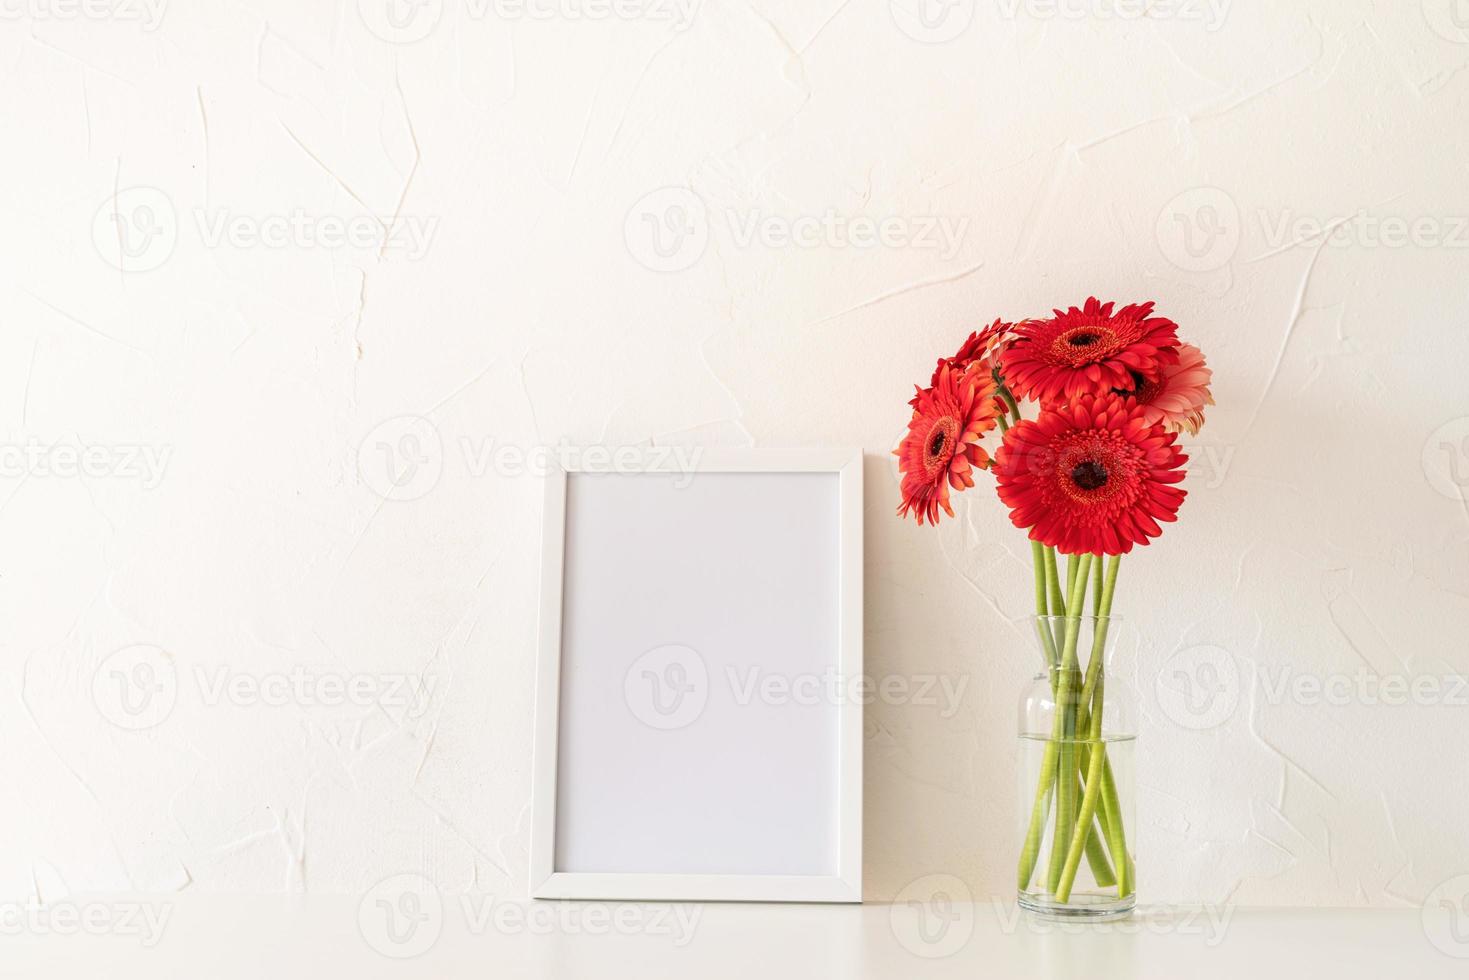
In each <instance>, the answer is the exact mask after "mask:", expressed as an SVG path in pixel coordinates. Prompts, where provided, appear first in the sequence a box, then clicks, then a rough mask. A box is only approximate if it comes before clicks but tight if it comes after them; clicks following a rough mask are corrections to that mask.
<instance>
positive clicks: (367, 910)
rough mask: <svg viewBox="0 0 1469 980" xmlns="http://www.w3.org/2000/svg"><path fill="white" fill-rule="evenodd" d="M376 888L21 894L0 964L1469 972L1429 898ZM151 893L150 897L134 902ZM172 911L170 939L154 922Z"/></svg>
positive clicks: (589, 970)
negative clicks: (799, 898) (747, 901)
mask: <svg viewBox="0 0 1469 980" xmlns="http://www.w3.org/2000/svg"><path fill="white" fill-rule="evenodd" d="M380 897H381V896H375V895H373V894H369V895H368V896H367V898H365V899H362V900H358V899H355V898H346V897H343V898H330V897H315V896H312V897H310V898H306V897H280V898H258V897H252V898H233V897H219V896H203V895H200V896H188V895H187V894H184V895H178V896H171V897H166V898H162V897H160V898H153V899H146V900H145V899H121V898H115V897H114V898H105V899H82V898H76V899H71V900H70V903H71V904H72V906H73V909H74V917H75V919H77V920H80V919H81V918H82V917H83V916H91V917H92V918H91V920H90V921H92V923H93V925H92V927H91V928H92V930H93V932H91V933H89V932H87V931H84V930H82V929H81V928H80V926H78V925H76V924H75V922H73V921H72V920H71V919H69V918H68V915H69V913H63V914H62V916H61V917H60V918H59V919H57V921H56V923H54V924H53V923H50V922H46V921H44V920H43V919H41V918H32V919H31V921H21V920H18V919H17V918H16V912H15V907H14V906H11V907H9V913H8V915H7V917H5V918H4V919H3V920H0V976H5V977H11V976H25V977H47V978H55V977H69V976H78V977H89V978H90V977H99V978H100V977H149V978H160V977H190V978H198V977H208V978H211V980H218V978H229V977H268V978H270V980H284V978H290V977H311V978H322V977H325V978H332V977H352V978H371V977H400V976H432V977H441V978H444V977H461V976H462V977H476V978H496V977H516V978H520V977H526V978H536V977H611V978H616V977H636V978H639V980H647V978H657V977H670V978H678V980H708V978H721V977H730V978H736V977H737V978H740V980H749V978H751V977H754V978H757V980H778V978H783V977H792V978H801V980H808V978H813V977H843V978H846V977H896V978H907V977H914V976H924V977H927V976H934V977H964V978H967V980H973V978H992V977H1098V978H1102V977H1105V978H1112V977H1121V978H1151V977H1157V978H1160V980H1165V978H1166V980H1203V978H1209V977H1221V978H1229V980H1241V978H1244V980H1268V978H1274V977H1283V978H1284V977H1289V978H1291V980H1306V978H1313V977H1322V976H1330V977H1332V978H1333V980H1343V978H1357V977H1363V978H1366V977H1371V978H1398V977H1403V978H1413V980H1431V978H1437V977H1446V978H1447V977H1454V978H1459V980H1463V978H1466V977H1469V922H1465V923H1463V927H1462V928H1461V929H1459V930H1457V931H1456V930H1454V929H1453V928H1448V926H1449V923H1448V922H1447V920H1434V919H1433V917H1432V916H1430V917H1429V921H1427V922H1425V916H1424V915H1423V914H1422V913H1421V912H1420V911H1419V910H1417V909H1404V910H1309V911H1308V910H1251V909H1232V908H1224V909H1213V910H1210V909H1161V908H1150V909H1142V910H1140V911H1139V913H1138V914H1137V915H1136V916H1135V917H1134V918H1132V919H1130V920H1127V921H1122V922H1114V923H1110V924H1107V923H1098V924H1091V925H1085V926H1082V925H1071V924H1066V925H1058V924H1055V923H1052V922H1047V921H1043V920H1037V919H1033V918H1030V917H1028V916H1024V915H1019V914H1017V912H1016V910H1015V908H1014V906H1013V904H1010V903H977V904H964V905H954V906H944V907H939V906H935V905H923V906H908V905H875V904H868V905H863V906H815V905H735V904H711V905H676V906H675V905H661V904H637V905H620V904H617V903H599V902H591V903H587V902H524V901H502V900H498V899H493V898H490V897H488V896H465V897H461V896H450V895H445V896H443V898H442V902H441V904H440V907H439V908H438V909H437V910H434V909H433V908H426V907H423V906H420V907H419V908H418V909H417V912H416V919H417V927H416V928H412V929H410V928H409V927H408V925H407V923H408V919H407V918H405V917H404V911H405V910H403V909H399V910H397V911H396V913H395V914H396V915H397V916H398V917H399V918H398V920H397V921H398V926H399V928H398V931H397V932H395V933H393V934H392V935H389V933H388V932H387V930H386V927H385V923H386V921H387V911H388V907H389V906H384V905H380V904H378V901H377V899H378V898H380ZM142 902H147V903H148V904H147V907H146V909H144V908H143V907H141V906H140V905H136V904H134V903H142ZM60 904H66V903H60ZM60 904H58V905H53V909H55V908H59V907H60ZM430 904H431V903H430ZM408 911H412V910H411V909H410V910H408ZM145 912H146V913H147V914H145ZM148 915H151V916H152V919H151V920H150V919H149V918H148ZM527 916H530V918H527ZM160 917H162V918H161V924H162V931H161V936H160V935H159V934H157V933H156V932H151V933H150V929H152V928H153V927H154V926H156V925H157V924H158V923H159V922H160ZM104 919H105V921H104ZM150 922H151V923H152V924H153V925H152V926H150V924H149V923H150ZM401 954H416V955H411V956H403V955H401Z"/></svg>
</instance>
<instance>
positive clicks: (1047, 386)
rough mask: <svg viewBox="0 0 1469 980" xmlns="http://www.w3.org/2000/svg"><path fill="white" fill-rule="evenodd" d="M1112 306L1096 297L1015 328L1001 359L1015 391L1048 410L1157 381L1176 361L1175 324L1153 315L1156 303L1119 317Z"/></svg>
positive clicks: (1122, 312) (1128, 310) (1125, 311)
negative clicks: (1055, 404)
mask: <svg viewBox="0 0 1469 980" xmlns="http://www.w3.org/2000/svg"><path fill="white" fill-rule="evenodd" d="M1112 307H1113V304H1112V303H1102V302H1100V301H1099V300H1097V298H1096V297H1091V298H1090V299H1088V300H1087V301H1086V303H1085V304H1084V305H1083V306H1082V307H1081V308H1080V309H1078V308H1077V307H1074V306H1073V307H1071V308H1070V309H1069V310H1066V311H1065V312H1062V311H1061V310H1057V311H1056V315H1055V316H1053V317H1052V318H1050V319H1049V320H1028V321H1024V322H1022V323H1018V324H1016V325H1015V327H1014V328H1013V330H1012V331H1011V334H1012V340H1011V342H1010V343H1009V344H1008V345H1007V346H1006V347H1005V349H1004V350H1003V351H1001V352H1000V353H999V355H998V356H999V359H1000V368H1001V371H1002V373H1003V374H1004V376H1005V383H1006V384H1007V385H1008V386H1009V387H1010V390H1012V391H1014V392H1015V393H1016V394H1017V395H1020V396H1021V397H1024V398H1029V399H1032V400H1034V401H1038V402H1040V403H1042V404H1043V405H1047V404H1051V403H1053V402H1056V401H1058V400H1060V399H1063V398H1066V399H1069V398H1072V397H1075V396H1078V395H1082V394H1087V393H1090V394H1102V393H1104V392H1105V391H1106V390H1107V389H1110V388H1113V387H1118V386H1126V385H1128V384H1130V379H1131V378H1132V377H1133V375H1138V376H1139V377H1140V378H1144V379H1155V378H1157V377H1158V376H1159V374H1160V373H1161V371H1162V369H1163V368H1164V366H1166V365H1170V364H1173V363H1175V362H1177V360H1178V350H1177V348H1178V325H1177V324H1176V323H1174V322H1173V321H1172V320H1169V319H1167V318H1165V317H1155V316H1153V315H1152V313H1153V304H1152V303H1142V304H1134V305H1131V306H1126V307H1123V308H1122V309H1121V310H1120V311H1118V312H1117V313H1116V314H1115V315H1114V314H1113V312H1112Z"/></svg>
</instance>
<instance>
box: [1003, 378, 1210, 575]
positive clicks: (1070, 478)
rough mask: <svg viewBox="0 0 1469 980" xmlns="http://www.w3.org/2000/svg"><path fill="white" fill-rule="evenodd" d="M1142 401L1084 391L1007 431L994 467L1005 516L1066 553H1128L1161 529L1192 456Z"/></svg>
mask: <svg viewBox="0 0 1469 980" xmlns="http://www.w3.org/2000/svg"><path fill="white" fill-rule="evenodd" d="M1146 411H1147V409H1146V407H1145V406H1143V405H1140V404H1138V403H1136V402H1135V401H1133V400H1130V399H1124V398H1123V397H1122V396H1119V395H1114V394H1110V393H1108V394H1103V395H1091V394H1084V395H1081V396H1079V397H1077V398H1076V399H1075V400H1074V401H1072V402H1071V403H1069V404H1068V405H1066V406H1064V407H1057V408H1050V409H1043V410H1042V413H1041V415H1040V417H1039V418H1038V419H1036V420H1034V421H1024V422H1020V423H1018V424H1016V425H1015V426H1014V427H1013V428H1011V429H1010V431H1009V432H1007V433H1006V434H1005V441H1004V444H1003V445H1002V446H1001V447H1000V450H999V452H998V453H996V455H995V462H994V466H993V467H992V468H993V470H994V473H995V476H996V480H997V482H996V490H997V491H998V492H999V495H1000V499H1001V500H1002V501H1003V502H1004V503H1005V505H1006V506H1008V507H1009V508H1010V520H1011V521H1012V522H1013V523H1014V524H1015V525H1016V526H1017V527H1022V528H1028V529H1029V533H1030V538H1031V540H1033V541H1039V542H1040V543H1041V544H1044V545H1048V546H1051V547H1055V548H1058V549H1060V550H1061V551H1063V552H1065V553H1068V554H1080V553H1083V552H1085V553H1102V554H1108V555H1118V554H1125V553H1127V552H1129V551H1131V550H1132V548H1133V546H1134V545H1146V544H1148V543H1149V542H1150V541H1151V540H1152V539H1153V538H1156V537H1158V535H1160V534H1162V528H1161V527H1160V526H1159V522H1167V521H1172V520H1174V519H1175V517H1176V515H1177V511H1178V508H1179V505H1180V504H1181V503H1182V502H1183V499H1184V496H1185V495H1186V494H1185V491H1183V490H1181V489H1179V488H1178V487H1176V486H1173V485H1172V484H1175V483H1177V482H1179V481H1180V480H1182V479H1183V477H1184V472H1183V469H1182V466H1183V464H1184V462H1185V461H1186V460H1187V458H1188V457H1186V456H1184V454H1183V453H1181V452H1179V451H1178V448H1177V446H1176V445H1175V443H1176V442H1177V439H1178V436H1177V434H1176V433H1173V432H1169V431H1167V430H1166V429H1165V428H1164V426H1163V425H1162V423H1160V422H1154V423H1149V422H1147V421H1146V418H1145V415H1144V413H1145V412H1146Z"/></svg>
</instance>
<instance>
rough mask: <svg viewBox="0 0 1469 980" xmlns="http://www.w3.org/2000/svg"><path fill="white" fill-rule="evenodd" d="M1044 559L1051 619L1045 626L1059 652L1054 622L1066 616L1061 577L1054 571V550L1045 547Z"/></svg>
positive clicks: (1058, 659) (1058, 634) (1058, 640)
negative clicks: (1050, 632) (1049, 631)
mask: <svg viewBox="0 0 1469 980" xmlns="http://www.w3.org/2000/svg"><path fill="white" fill-rule="evenodd" d="M1045 557H1046V590H1047V593H1048V594H1049V596H1050V603H1051V611H1050V617H1051V618H1050V619H1049V620H1048V621H1047V623H1046V626H1047V628H1048V629H1050V630H1051V631H1052V640H1051V642H1053V643H1054V644H1055V645H1056V649H1057V650H1059V649H1061V634H1060V633H1059V632H1057V623H1056V620H1057V619H1062V618H1064V617H1065V616H1066V600H1065V599H1064V598H1062V596H1061V575H1060V573H1059V572H1058V571H1057V569H1056V549H1055V548H1050V547H1047V548H1046V549H1045ZM1056 663H1057V664H1058V665H1059V664H1060V663H1061V661H1060V658H1057V660H1056Z"/></svg>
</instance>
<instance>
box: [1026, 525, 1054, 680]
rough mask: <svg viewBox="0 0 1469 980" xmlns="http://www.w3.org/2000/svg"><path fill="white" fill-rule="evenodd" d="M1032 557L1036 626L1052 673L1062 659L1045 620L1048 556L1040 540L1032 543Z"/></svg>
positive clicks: (1048, 670) (1047, 666)
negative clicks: (1052, 669)
mask: <svg viewBox="0 0 1469 980" xmlns="http://www.w3.org/2000/svg"><path fill="white" fill-rule="evenodd" d="M1030 557H1031V559H1032V563H1033V564H1034V566H1035V615H1036V621H1035V628H1036V632H1037V633H1039V634H1040V638H1041V649H1042V650H1043V651H1044V652H1045V655H1046V669H1047V673H1050V672H1051V668H1053V667H1055V666H1056V665H1057V664H1058V663H1059V662H1060V661H1058V660H1057V659H1056V641H1055V638H1054V637H1053V636H1051V627H1050V625H1049V624H1048V623H1047V622H1046V620H1045V617H1046V616H1047V615H1049V613H1048V612H1047V610H1046V558H1045V547H1044V546H1043V545H1042V544H1041V543H1040V542H1039V541H1032V542H1031V543H1030ZM1054 682H1055V675H1054V674H1052V683H1054Z"/></svg>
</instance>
